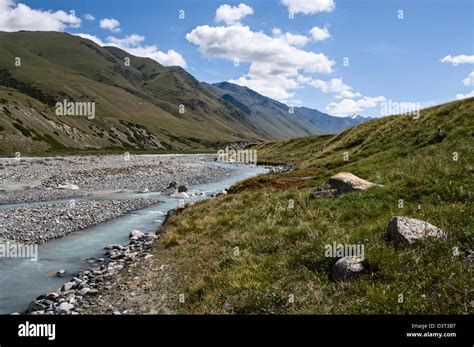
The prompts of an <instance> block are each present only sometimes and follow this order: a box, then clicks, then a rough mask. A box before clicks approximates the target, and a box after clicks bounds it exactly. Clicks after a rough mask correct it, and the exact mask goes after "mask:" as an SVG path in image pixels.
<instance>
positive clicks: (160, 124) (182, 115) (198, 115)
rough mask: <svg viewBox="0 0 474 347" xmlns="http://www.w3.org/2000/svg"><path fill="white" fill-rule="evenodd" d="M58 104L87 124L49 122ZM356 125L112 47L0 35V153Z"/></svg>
mask: <svg viewBox="0 0 474 347" xmlns="http://www.w3.org/2000/svg"><path fill="white" fill-rule="evenodd" d="M64 100H66V101H72V102H81V103H94V107H95V117H85V116H80V115H73V116H71V115H58V114H56V113H57V112H56V104H57V103H58V102H60V103H62V102H63V101H64ZM362 121H364V119H363V118H362V117H359V118H355V119H352V118H338V117H333V116H330V115H327V114H324V113H322V112H319V111H317V110H312V109H309V108H303V107H298V108H295V109H294V112H289V107H288V106H287V105H284V104H282V103H279V102H277V101H275V100H272V99H270V98H267V97H265V96H262V95H260V94H258V93H256V92H254V91H252V90H250V89H248V88H246V87H241V86H238V85H234V84H231V83H226V82H223V83H217V84H214V85H210V84H206V83H201V82H199V81H197V80H196V79H195V78H194V77H193V76H192V75H190V74H189V73H187V72H186V71H185V70H183V69H182V68H180V67H165V66H162V65H161V64H159V63H157V62H156V61H154V60H152V59H149V58H140V57H135V56H132V55H130V54H129V53H127V52H125V51H123V50H121V49H118V48H115V47H101V46H99V45H97V44H95V43H94V42H92V41H90V40H87V39H84V38H81V37H78V36H73V35H70V34H66V33H59V32H25V31H22V32H13V33H6V32H0V139H1V140H2V146H0V152H1V153H3V154H11V153H14V152H17V151H19V152H22V153H44V152H48V151H49V152H59V151H70V150H78V149H111V150H113V149H131V150H133V149H149V150H157V149H162V150H170V151H181V150H204V149H209V148H220V147H222V146H223V145H224V144H225V143H231V142H241V141H242V142H256V141H266V140H281V139H288V138H293V137H299V136H307V135H316V134H321V133H334V132H339V131H341V130H343V129H345V128H347V127H350V126H353V125H356V124H359V123H360V122H362Z"/></svg>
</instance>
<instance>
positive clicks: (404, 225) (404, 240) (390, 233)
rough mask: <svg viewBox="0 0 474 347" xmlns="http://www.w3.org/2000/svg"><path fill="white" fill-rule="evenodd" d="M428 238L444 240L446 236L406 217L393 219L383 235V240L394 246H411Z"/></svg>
mask: <svg viewBox="0 0 474 347" xmlns="http://www.w3.org/2000/svg"><path fill="white" fill-rule="evenodd" d="M428 237H435V238H446V237H447V234H446V233H445V232H443V231H442V230H441V229H439V228H437V227H435V226H434V225H432V224H430V223H428V222H425V221H422V220H419V219H414V218H408V217H393V218H392V219H391V220H390V222H389V223H388V227H387V233H386V234H385V239H386V240H387V241H392V242H393V243H394V244H395V245H403V244H409V245H411V244H414V243H415V242H418V241H421V240H424V239H426V238H428Z"/></svg>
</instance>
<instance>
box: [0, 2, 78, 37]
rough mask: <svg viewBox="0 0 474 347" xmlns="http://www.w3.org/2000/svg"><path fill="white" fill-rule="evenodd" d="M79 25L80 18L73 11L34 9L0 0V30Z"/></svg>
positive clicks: (59, 28) (40, 28) (60, 29)
mask: <svg viewBox="0 0 474 347" xmlns="http://www.w3.org/2000/svg"><path fill="white" fill-rule="evenodd" d="M80 26H81V19H80V18H78V17H76V15H75V14H74V12H70V13H66V12H64V11H55V12H53V11H51V10H48V11H44V10H36V9H32V8H31V7H29V6H27V5H25V4H21V3H19V4H17V3H16V2H15V1H13V0H0V31H18V30H39V31H64V30H65V29H66V28H67V27H71V28H78V27H80Z"/></svg>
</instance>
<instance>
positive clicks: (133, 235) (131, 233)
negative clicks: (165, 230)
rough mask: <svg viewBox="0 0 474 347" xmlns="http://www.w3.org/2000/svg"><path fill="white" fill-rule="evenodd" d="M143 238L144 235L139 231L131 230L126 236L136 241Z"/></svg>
mask: <svg viewBox="0 0 474 347" xmlns="http://www.w3.org/2000/svg"><path fill="white" fill-rule="evenodd" d="M143 236H145V234H144V233H142V232H141V231H140V230H132V231H130V234H129V235H128V237H129V238H132V237H136V238H138V239H140V238H142V237H143Z"/></svg>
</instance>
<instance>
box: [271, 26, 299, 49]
mask: <svg viewBox="0 0 474 347" xmlns="http://www.w3.org/2000/svg"><path fill="white" fill-rule="evenodd" d="M272 34H273V37H274V38H278V39H280V40H283V41H284V42H286V43H287V44H289V45H290V46H295V47H303V46H304V45H306V43H307V42H308V38H307V37H306V36H304V35H298V34H292V33H284V32H282V31H281V29H278V28H273V30H272Z"/></svg>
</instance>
